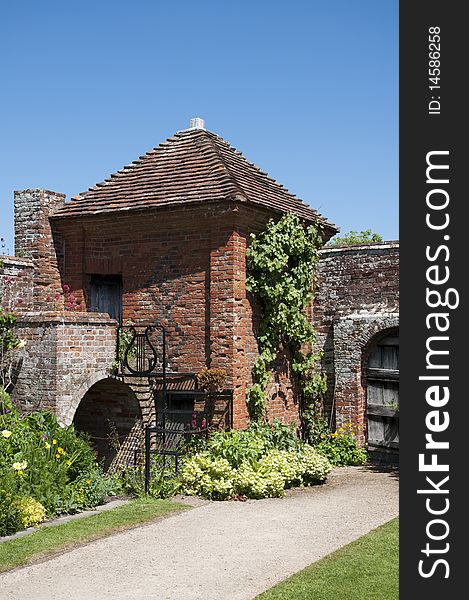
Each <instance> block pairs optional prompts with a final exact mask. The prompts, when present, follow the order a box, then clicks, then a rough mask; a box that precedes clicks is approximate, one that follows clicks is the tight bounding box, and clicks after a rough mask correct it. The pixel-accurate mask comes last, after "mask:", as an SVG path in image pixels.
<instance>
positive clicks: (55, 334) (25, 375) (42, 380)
mask: <svg viewBox="0 0 469 600" xmlns="http://www.w3.org/2000/svg"><path fill="white" fill-rule="evenodd" d="M17 325H18V326H17V333H18V336H19V337H20V338H21V339H24V340H25V341H26V346H25V348H24V349H23V350H22V355H23V364H22V367H21V375H20V378H19V380H18V383H17V385H16V387H15V390H14V393H13V398H14V400H15V401H16V402H18V403H19V404H20V405H21V406H22V407H23V408H24V409H27V410H33V409H37V408H42V409H49V410H51V411H53V412H54V413H55V414H56V415H57V417H58V419H59V421H60V422H61V423H63V424H66V425H68V424H70V423H71V422H72V420H73V417H74V415H75V411H76V409H77V407H78V405H79V403H80V401H81V399H82V398H83V396H84V395H85V393H86V392H87V391H88V390H89V388H90V387H91V386H92V385H93V384H94V383H96V382H97V381H100V380H101V379H105V378H107V377H109V375H110V372H111V366H112V361H113V360H114V359H115V347H116V322H115V321H113V320H112V319H110V318H109V317H108V315H103V314H99V313H96V314H87V313H77V314H74V313H52V312H49V313H43V314H38V313H35V314H33V313H31V314H29V315H28V314H25V315H20V316H19V317H18V323H17Z"/></svg>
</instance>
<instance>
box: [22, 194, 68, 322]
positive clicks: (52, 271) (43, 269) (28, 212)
mask: <svg viewBox="0 0 469 600" xmlns="http://www.w3.org/2000/svg"><path fill="white" fill-rule="evenodd" d="M64 199H65V195H64V194H59V193H57V192H50V191H48V190H40V189H32V190H21V191H17V192H15V198H14V205H15V254H16V256H17V257H18V258H30V259H31V261H32V264H33V275H32V277H33V306H32V307H31V308H33V309H34V310H50V308H51V305H50V300H49V299H48V297H53V296H54V294H56V293H59V292H61V290H62V286H61V281H60V273H59V269H58V265H57V256H58V255H59V254H60V253H61V251H62V249H61V247H60V239H59V238H58V237H57V236H56V237H55V239H54V238H53V236H52V231H51V224H50V221H49V216H50V215H51V214H52V213H53V212H54V211H56V210H57V209H58V208H60V207H61V206H62V205H63V203H64Z"/></svg>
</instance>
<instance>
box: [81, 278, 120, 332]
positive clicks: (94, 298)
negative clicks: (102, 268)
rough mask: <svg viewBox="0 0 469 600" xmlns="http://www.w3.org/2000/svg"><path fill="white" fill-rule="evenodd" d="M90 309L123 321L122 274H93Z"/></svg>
mask: <svg viewBox="0 0 469 600" xmlns="http://www.w3.org/2000/svg"><path fill="white" fill-rule="evenodd" d="M89 309H90V310H91V311H93V312H104V313H108V315H109V316H110V317H111V318H113V319H116V321H118V322H119V323H122V275H92V276H91V279H90V306H89Z"/></svg>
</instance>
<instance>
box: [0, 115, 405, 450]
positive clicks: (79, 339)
mask: <svg viewBox="0 0 469 600" xmlns="http://www.w3.org/2000/svg"><path fill="white" fill-rule="evenodd" d="M285 212H293V213H295V214H297V215H298V216H300V217H301V218H302V219H304V220H305V221H306V222H311V223H317V224H321V226H322V228H323V231H324V236H325V239H326V241H327V239H329V238H330V237H332V236H333V235H334V234H335V233H336V232H337V231H338V229H337V227H335V226H334V225H333V224H332V223H330V222H329V221H328V220H327V219H326V218H324V217H323V216H322V215H320V214H319V213H318V212H317V211H315V210H314V209H312V208H311V207H310V206H308V205H307V204H306V203H304V202H303V201H302V200H300V199H298V198H297V197H296V196H294V195H293V194H291V193H290V192H289V191H288V190H286V189H285V188H284V187H283V186H281V185H280V184H279V183H278V182H277V181H275V180H274V179H272V178H270V177H269V176H268V175H267V174H266V173H264V172H263V171H261V170H260V169H259V168H258V167H256V166H255V165H253V164H252V163H250V162H249V161H248V160H246V158H245V157H244V156H243V155H242V154H241V153H240V152H238V151H237V150H235V149H234V148H233V147H232V146H230V145H229V144H228V143H227V142H226V141H225V140H223V139H222V138H221V137H219V136H217V135H215V134H214V133H212V132H210V131H207V130H206V129H205V128H204V127H203V123H201V121H200V120H193V122H192V123H191V127H190V128H189V129H187V130H183V131H179V132H177V133H176V134H175V135H174V136H173V137H171V138H169V139H168V140H166V141H165V142H163V143H162V144H160V145H159V146H158V147H156V148H155V149H153V150H151V151H149V152H147V153H146V154H144V155H143V156H141V157H140V158H139V159H138V160H136V161H134V162H133V163H132V164H131V165H128V166H126V167H124V168H123V169H121V170H120V171H118V172H117V173H115V174H113V175H111V177H110V178H108V179H106V180H105V181H104V182H102V183H99V184H97V185H96V186H94V187H92V188H90V189H89V190H88V191H87V192H84V193H82V194H80V195H78V196H75V197H74V198H72V199H71V200H70V201H66V200H65V197H64V195H63V194H59V193H56V192H51V191H47V190H42V189H41V190H39V189H28V190H22V191H18V192H15V253H16V257H4V261H3V262H4V267H3V269H2V270H1V271H0V284H1V283H2V281H3V304H4V305H7V306H8V303H10V305H11V306H14V309H15V313H16V314H17V315H18V329H19V335H20V336H21V337H22V338H24V339H26V340H27V341H28V343H27V346H26V347H25V348H24V349H23V350H22V352H23V356H22V361H21V368H20V369H19V376H18V378H17V381H16V385H15V388H14V391H13V396H14V397H15V398H16V400H17V401H18V402H19V403H20V404H21V405H23V406H24V407H25V408H26V409H28V408H29V409H31V408H34V407H39V406H40V407H43V408H49V409H51V410H53V411H54V412H56V414H57V415H58V417H59V419H60V420H61V422H63V423H64V424H68V423H71V422H73V421H74V422H75V424H76V425H77V427H79V428H83V429H86V430H87V431H91V432H92V433H93V432H94V434H95V437H96V439H103V437H104V436H103V435H99V431H101V433H102V431H103V428H104V425H103V423H104V421H105V420H108V421H112V422H113V423H115V424H117V429H118V431H119V432H120V433H121V434H122V433H123V432H124V433H126V432H127V433H128V432H130V431H131V430H132V428H133V426H134V423H135V422H136V421H139V422H141V421H142V420H143V421H148V420H150V419H151V418H152V410H153V406H154V403H153V397H152V395H153V393H154V391H152V390H151V386H148V385H145V381H142V380H141V379H138V380H135V379H134V380H132V381H130V380H129V381H127V380H117V379H116V378H115V377H113V370H112V369H113V367H112V364H113V361H114V360H115V347H116V325H117V323H116V322H120V323H124V324H125V323H128V322H132V323H134V324H147V323H148V324H150V323H155V322H158V323H160V324H161V325H163V326H164V327H165V328H166V331H167V333H168V335H167V365H168V370H169V371H170V372H171V373H186V372H190V373H198V372H200V371H201V370H202V369H204V368H212V369H214V368H217V369H223V370H224V371H225V372H226V386H227V387H228V388H230V389H231V390H232V391H233V408H234V410H233V424H234V426H235V427H244V426H245V425H246V424H247V420H248V417H247V410H246V403H245V398H246V388H247V386H249V384H250V372H251V367H252V365H253V363H254V361H255V359H256V357H257V352H258V348H257V338H256V336H257V330H258V324H259V310H258V308H257V307H256V304H255V302H254V300H253V298H251V297H250V296H249V294H248V293H247V292H246V267H245V252H246V247H247V244H248V242H249V237H250V234H251V233H256V232H259V231H261V230H263V228H264V227H265V224H266V223H267V221H268V220H269V219H270V218H274V219H275V218H279V217H280V216H281V215H282V214H283V213H285ZM318 275H319V277H318V291H317V299H316V301H315V306H314V307H313V309H312V311H311V318H313V313H314V320H315V324H316V327H317V329H318V331H319V333H320V335H319V343H320V344H321V346H322V347H323V348H324V350H325V355H324V365H323V366H324V369H325V370H326V372H327V373H328V377H329V380H330V382H329V383H330V386H329V390H330V391H329V394H328V397H327V398H326V405H325V407H326V410H327V411H328V414H329V415H330V416H331V418H332V419H333V420H334V419H336V420H337V421H338V422H341V421H344V420H351V421H353V422H355V423H357V424H361V425H363V428H364V431H365V432H366V430H367V422H366V420H367V408H366V389H367V383H366V381H365V380H364V379H363V377H364V373H365V370H364V369H365V368H368V367H367V365H366V364H365V363H366V360H367V359H366V352H369V351H370V348H372V347H374V346H373V345H374V344H376V343H377V342H379V339H381V338H383V336H384V337H386V339H387V338H389V335H388V334H389V332H394V333H393V335H394V334H395V332H396V328H397V324H398V245H397V243H387V244H380V245H371V246H366V247H363V246H361V247H357V248H345V249H330V250H324V251H322V258H321V260H320V267H319V274H318ZM11 282H14V283H13V285H11ZM64 290H65V291H64ZM348 349H349V350H350V352H349V351H348ZM38 382H40V384H39V385H38ZM269 397H270V400H269V406H268V415H269V418H278V419H281V420H282V421H284V422H292V421H295V422H298V418H299V399H298V397H297V395H296V394H295V393H294V389H293V387H292V381H291V377H290V373H289V368H288V362H287V361H285V360H282V359H279V360H278V362H277V364H276V366H275V377H274V378H273V380H272V384H271V386H270V389H269ZM99 423H100V424H99Z"/></svg>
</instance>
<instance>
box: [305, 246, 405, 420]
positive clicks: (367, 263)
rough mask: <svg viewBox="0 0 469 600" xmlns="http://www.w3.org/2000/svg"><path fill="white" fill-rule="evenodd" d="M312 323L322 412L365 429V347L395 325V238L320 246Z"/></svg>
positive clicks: (396, 277)
mask: <svg viewBox="0 0 469 600" xmlns="http://www.w3.org/2000/svg"><path fill="white" fill-rule="evenodd" d="M314 323H315V327H316V330H317V332H318V347H319V348H321V349H322V350H323V351H324V358H323V369H324V371H325V372H326V374H327V377H328V393H327V395H326V399H325V406H326V411H327V413H328V415H331V414H332V417H333V418H334V416H335V419H336V421H337V424H338V425H341V424H343V423H345V422H352V423H354V424H355V425H357V426H360V427H361V429H362V431H364V429H365V427H366V415H365V408H366V392H365V388H364V381H363V372H362V371H363V364H362V362H363V357H364V352H366V348H367V345H368V344H369V343H370V341H371V340H372V339H373V338H374V337H376V335H377V334H379V333H380V332H383V334H384V333H385V332H386V331H387V330H389V329H392V328H396V327H398V325H399V243H398V242H384V243H381V244H369V245H357V246H347V247H337V248H335V247H331V248H326V249H324V250H322V251H321V258H320V261H319V265H318V280H317V286H316V297H315V301H314Z"/></svg>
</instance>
